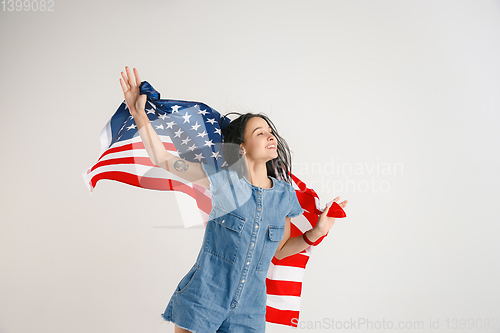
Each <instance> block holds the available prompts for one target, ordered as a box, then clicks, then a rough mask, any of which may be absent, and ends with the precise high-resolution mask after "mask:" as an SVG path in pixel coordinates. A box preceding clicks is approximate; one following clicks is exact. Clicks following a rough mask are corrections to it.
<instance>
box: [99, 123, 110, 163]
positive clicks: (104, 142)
mask: <svg viewBox="0 0 500 333" xmlns="http://www.w3.org/2000/svg"><path fill="white" fill-rule="evenodd" d="M100 139H101V155H102V153H104V151H105V150H106V149H107V148H108V146H109V144H110V143H111V120H108V122H107V124H106V126H104V128H103V129H102V130H101V135H100Z"/></svg>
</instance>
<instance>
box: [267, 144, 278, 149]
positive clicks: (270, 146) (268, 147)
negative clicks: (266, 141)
mask: <svg viewBox="0 0 500 333" xmlns="http://www.w3.org/2000/svg"><path fill="white" fill-rule="evenodd" d="M266 149H276V146H275V145H274V144H273V145H269V146H266Z"/></svg>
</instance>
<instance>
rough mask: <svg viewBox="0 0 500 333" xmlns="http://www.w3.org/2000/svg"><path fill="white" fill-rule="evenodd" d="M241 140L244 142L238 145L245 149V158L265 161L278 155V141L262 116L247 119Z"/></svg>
mask: <svg viewBox="0 0 500 333" xmlns="http://www.w3.org/2000/svg"><path fill="white" fill-rule="evenodd" d="M243 141H244V143H242V144H240V146H241V147H243V148H244V149H245V153H246V158H247V159H251V160H254V161H257V160H262V161H264V163H265V162H267V161H269V160H272V159H275V158H276V157H278V149H277V146H278V143H277V142H276V138H275V137H274V134H273V133H272V130H271V127H270V126H269V124H268V123H267V121H265V120H264V118H261V117H252V118H250V119H248V121H247V123H246V126H245V130H244V133H243ZM240 152H241V148H240Z"/></svg>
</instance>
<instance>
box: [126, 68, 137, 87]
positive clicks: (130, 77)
mask: <svg viewBox="0 0 500 333" xmlns="http://www.w3.org/2000/svg"><path fill="white" fill-rule="evenodd" d="M125 69H126V70H127V76H128V84H129V85H130V86H131V87H133V86H135V82H134V79H133V75H132V71H131V70H130V68H129V67H128V66H126V67H125Z"/></svg>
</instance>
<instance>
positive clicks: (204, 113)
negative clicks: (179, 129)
mask: <svg viewBox="0 0 500 333" xmlns="http://www.w3.org/2000/svg"><path fill="white" fill-rule="evenodd" d="M200 113H201V114H202V115H206V114H207V113H208V111H207V110H200V111H198V114H200Z"/></svg>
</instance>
